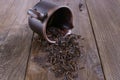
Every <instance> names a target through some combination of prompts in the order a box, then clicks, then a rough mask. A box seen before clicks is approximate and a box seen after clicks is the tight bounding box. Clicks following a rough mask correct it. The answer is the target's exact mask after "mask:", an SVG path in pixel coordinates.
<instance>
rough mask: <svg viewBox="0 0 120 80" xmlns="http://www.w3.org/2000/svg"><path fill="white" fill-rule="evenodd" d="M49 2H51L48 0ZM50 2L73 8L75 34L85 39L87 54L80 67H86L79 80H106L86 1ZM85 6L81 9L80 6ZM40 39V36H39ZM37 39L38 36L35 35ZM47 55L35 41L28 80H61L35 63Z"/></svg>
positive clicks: (60, 0)
mask: <svg viewBox="0 0 120 80" xmlns="http://www.w3.org/2000/svg"><path fill="white" fill-rule="evenodd" d="M46 1H49V0H46ZM50 2H53V3H56V4H58V5H67V6H69V7H70V8H71V10H72V12H73V18H74V29H73V33H76V34H80V35H82V36H83V37H84V38H85V43H84V50H85V53H84V54H82V55H83V56H82V57H81V58H80V63H79V66H80V67H85V68H84V69H82V70H80V71H79V77H78V79H77V80H104V74H103V72H102V68H101V62H100V60H99V56H98V51H97V48H96V44H95V40H94V36H93V33H92V29H91V25H90V22H89V17H88V13H87V9H86V5H85V1H84V0H69V1H68V0H51V1H50ZM80 3H82V4H83V6H82V7H81V8H80V7H79V4H80ZM37 37H38V36H37ZM34 38H36V34H35V35H34ZM44 55H45V53H43V52H41V51H40V46H39V43H38V42H37V41H36V40H33V43H32V49H31V56H30V60H29V64H28V70H27V74H26V80H60V79H56V78H55V77H54V74H53V73H51V72H49V71H47V70H46V69H44V68H42V67H41V66H40V63H39V62H34V57H41V56H44Z"/></svg>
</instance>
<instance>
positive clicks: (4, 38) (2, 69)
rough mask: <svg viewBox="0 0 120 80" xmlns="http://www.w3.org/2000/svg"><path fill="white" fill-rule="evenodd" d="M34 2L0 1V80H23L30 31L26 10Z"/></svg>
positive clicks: (30, 35)
mask: <svg viewBox="0 0 120 80" xmlns="http://www.w3.org/2000/svg"><path fill="white" fill-rule="evenodd" d="M34 2H36V1H35V0H34V1H32V0H0V80H24V77H25V71H26V66H27V60H28V56H29V51H30V45H31V39H32V34H33V33H32V31H31V30H30V29H29V27H28V25H27V14H26V13H27V10H28V8H29V7H31V6H33V5H34Z"/></svg>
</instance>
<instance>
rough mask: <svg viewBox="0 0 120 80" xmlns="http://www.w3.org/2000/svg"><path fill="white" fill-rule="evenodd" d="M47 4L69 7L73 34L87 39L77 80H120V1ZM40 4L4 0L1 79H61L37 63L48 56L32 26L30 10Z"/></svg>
mask: <svg viewBox="0 0 120 80" xmlns="http://www.w3.org/2000/svg"><path fill="white" fill-rule="evenodd" d="M45 1H50V2H52V3H55V4H58V5H67V6H69V7H70V8H71V10H72V12H73V18H74V29H73V32H74V33H76V34H80V35H82V36H83V37H84V38H85V42H84V50H85V53H84V54H83V56H82V57H81V58H80V63H79V65H80V67H84V69H81V70H79V71H78V72H79V77H78V79H77V80H120V42H119V41H120V36H119V35H120V28H119V27H120V0H45ZM37 2H39V0H0V80H59V79H56V78H55V77H54V75H53V74H52V73H50V72H48V71H46V70H44V69H43V68H42V67H40V65H39V64H37V63H36V62H34V61H33V57H35V56H40V55H43V56H44V53H43V52H41V51H40V46H39V44H38V43H37V42H36V41H35V40H34V38H36V34H35V33H33V32H32V31H31V30H30V28H29V26H28V16H27V10H28V9H29V8H32V7H33V6H34V5H35V4H36V3H37ZM80 4H83V5H82V7H80V6H79V5H80Z"/></svg>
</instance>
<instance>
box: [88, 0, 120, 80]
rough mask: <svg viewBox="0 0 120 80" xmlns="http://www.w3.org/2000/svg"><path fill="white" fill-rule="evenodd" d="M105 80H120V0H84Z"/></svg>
mask: <svg viewBox="0 0 120 80" xmlns="http://www.w3.org/2000/svg"><path fill="white" fill-rule="evenodd" d="M86 2H87V6H88V9H89V13H90V17H91V20H92V24H93V29H94V33H95V36H96V41H97V43H98V48H99V53H100V57H101V60H102V64H103V68H104V72H105V77H106V80H120V0H86Z"/></svg>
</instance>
